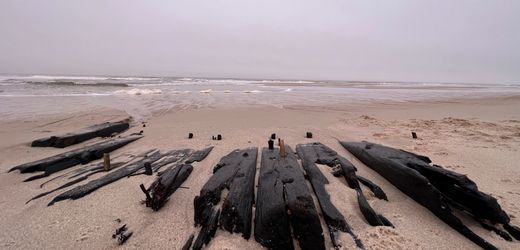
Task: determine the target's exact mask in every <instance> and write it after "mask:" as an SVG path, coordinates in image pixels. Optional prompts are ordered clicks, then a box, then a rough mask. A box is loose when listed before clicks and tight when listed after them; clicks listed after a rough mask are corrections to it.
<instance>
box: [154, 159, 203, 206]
mask: <svg viewBox="0 0 520 250" xmlns="http://www.w3.org/2000/svg"><path fill="white" fill-rule="evenodd" d="M192 171H193V166H191V165H189V164H181V165H178V166H174V167H170V168H168V169H167V170H166V171H164V172H163V173H162V174H161V175H160V176H159V177H157V179H156V180H155V181H154V182H153V183H152V184H151V185H150V187H149V188H148V189H147V192H148V193H149V195H148V196H147V197H146V200H145V204H146V206H147V207H150V208H152V209H153V210H154V211H158V210H159V209H160V208H161V207H163V206H164V204H166V202H167V201H168V199H169V197H170V195H171V194H173V193H174V192H175V191H176V190H177V189H178V188H179V187H180V186H181V185H182V183H184V181H185V180H186V179H187V178H188V176H190V174H191V172H192Z"/></svg>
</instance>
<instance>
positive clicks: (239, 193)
mask: <svg viewBox="0 0 520 250" xmlns="http://www.w3.org/2000/svg"><path fill="white" fill-rule="evenodd" d="M257 151H258V149H257V148H247V149H242V150H234V151H232V152H231V153H229V154H228V155H226V156H224V157H222V158H221V159H220V162H219V163H218V164H217V165H216V166H215V167H214V168H213V175H212V176H211V177H210V178H209V180H208V181H207V182H206V184H204V186H203V187H202V189H201V190H200V194H199V195H198V196H196V197H195V199H194V201H193V203H194V207H195V225H196V226H198V225H202V226H203V230H204V223H205V222H206V221H208V220H210V219H208V217H209V216H213V215H214V213H215V210H217V209H218V208H215V206H216V205H217V204H218V203H219V201H220V200H221V195H222V191H223V190H224V189H227V190H229V192H228V194H227V196H226V197H223V202H222V209H221V210H222V212H221V213H220V216H219V218H218V222H219V223H220V225H221V227H222V228H224V229H225V230H227V231H229V232H231V233H242V237H244V238H245V239H249V237H250V235H251V218H252V206H253V202H254V183H255V173H256V159H257ZM217 217H218V215H217ZM201 233H202V232H201ZM199 238H200V237H197V241H196V243H195V245H197V242H198V241H199ZM207 242H209V239H208V240H207ZM207 242H205V243H207ZM195 245H194V249H195Z"/></svg>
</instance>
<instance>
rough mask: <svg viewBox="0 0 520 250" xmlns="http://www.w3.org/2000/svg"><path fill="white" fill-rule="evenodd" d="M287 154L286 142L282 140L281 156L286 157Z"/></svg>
mask: <svg viewBox="0 0 520 250" xmlns="http://www.w3.org/2000/svg"><path fill="white" fill-rule="evenodd" d="M286 155H287V154H286V153H285V143H284V141H283V140H280V156H281V157H282V158H285V156H286Z"/></svg>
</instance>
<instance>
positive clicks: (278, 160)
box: [255, 146, 325, 250]
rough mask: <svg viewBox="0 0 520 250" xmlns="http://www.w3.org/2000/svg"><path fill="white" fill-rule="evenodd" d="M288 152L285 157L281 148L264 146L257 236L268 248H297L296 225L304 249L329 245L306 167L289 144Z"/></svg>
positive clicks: (300, 244)
mask: <svg viewBox="0 0 520 250" xmlns="http://www.w3.org/2000/svg"><path fill="white" fill-rule="evenodd" d="M285 152H286V156H285V157H282V156H280V154H279V152H278V150H277V149H274V150H273V149H269V148H263V149H262V159H261V167H260V177H259V181H258V190H257V196H258V198H257V202H256V215H255V239H256V241H257V242H259V243H260V244H262V245H263V246H264V247H266V248H268V249H293V243H292V237H291V226H292V231H293V233H294V236H295V238H296V239H297V240H298V243H299V246H300V248H301V249H304V250H305V249H325V243H324V238H323V230H322V228H321V223H320V219H319V216H318V212H317V211H316V207H315V206H314V202H313V200H312V196H311V193H310V190H309V188H308V187H307V183H306V180H305V177H304V175H303V171H302V170H301V168H300V165H299V163H298V161H297V159H296V156H295V154H294V152H293V151H292V149H291V148H290V147H289V146H285ZM287 210H288V211H287Z"/></svg>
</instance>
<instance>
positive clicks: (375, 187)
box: [357, 175, 388, 201]
mask: <svg viewBox="0 0 520 250" xmlns="http://www.w3.org/2000/svg"><path fill="white" fill-rule="evenodd" d="M357 179H358V181H359V182H360V183H361V184H363V185H365V186H366V187H368V189H370V191H372V193H373V194H374V196H375V197H376V198H378V199H381V200H385V201H388V197H386V193H385V191H383V189H382V188H381V187H379V186H378V185H376V184H375V183H373V182H372V181H371V180H369V179H367V178H365V177H363V176H359V175H357Z"/></svg>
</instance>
